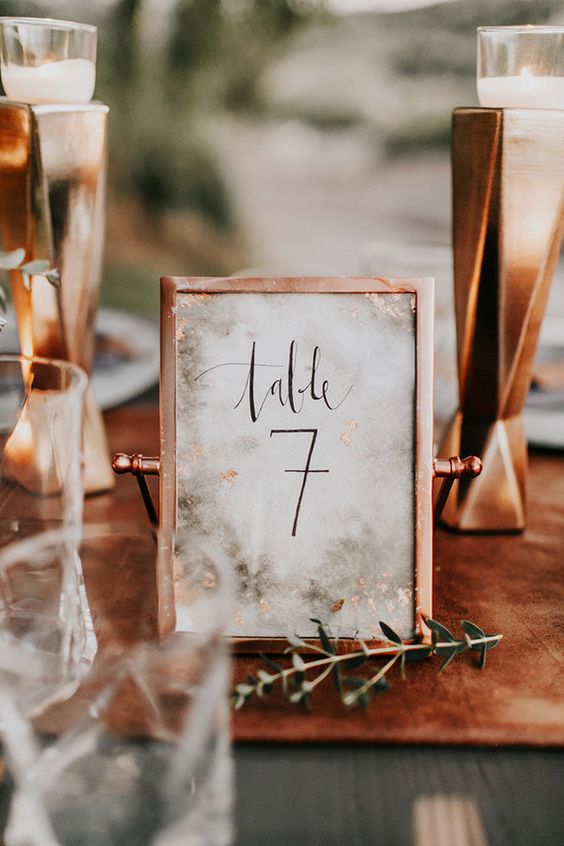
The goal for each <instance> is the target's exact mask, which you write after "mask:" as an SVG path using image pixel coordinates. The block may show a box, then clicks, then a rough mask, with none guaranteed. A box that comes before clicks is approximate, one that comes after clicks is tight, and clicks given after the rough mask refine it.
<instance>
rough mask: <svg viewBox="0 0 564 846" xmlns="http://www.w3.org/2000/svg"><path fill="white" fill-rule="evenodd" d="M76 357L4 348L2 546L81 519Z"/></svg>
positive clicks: (0, 380) (0, 391)
mask: <svg viewBox="0 0 564 846" xmlns="http://www.w3.org/2000/svg"><path fill="white" fill-rule="evenodd" d="M86 384H87V379H86V375H85V373H84V372H83V371H82V370H81V369H80V368H79V367H77V366H76V365H74V364H70V363H69V362H65V361H56V360H53V359H42V358H25V357H24V356H18V355H2V356H0V548H2V547H3V546H5V544H7V543H8V542H10V541H12V540H14V539H16V538H22V537H24V536H27V535H32V534H36V533H37V532H40V531H44V530H45V529H49V528H56V527H58V526H79V525H80V523H81V520H82V502H83V484H82V416H83V403H84V393H85V390H86Z"/></svg>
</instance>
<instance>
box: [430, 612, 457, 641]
mask: <svg viewBox="0 0 564 846" xmlns="http://www.w3.org/2000/svg"><path fill="white" fill-rule="evenodd" d="M425 623H426V625H427V626H428V627H429V628H430V629H431V631H432V633H433V641H434V642H435V643H436V642H437V640H439V641H445V640H446V641H454V640H456V638H455V636H454V635H453V633H452V632H449V630H448V629H447V627H446V626H443V625H442V623H437V621H436V620H431V619H430V618H427V619H426V620H425Z"/></svg>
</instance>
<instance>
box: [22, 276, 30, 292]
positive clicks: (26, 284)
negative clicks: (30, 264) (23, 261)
mask: <svg viewBox="0 0 564 846" xmlns="http://www.w3.org/2000/svg"><path fill="white" fill-rule="evenodd" d="M22 282H23V286H24V288H25V289H26V291H31V277H30V276H28V275H27V273H22Z"/></svg>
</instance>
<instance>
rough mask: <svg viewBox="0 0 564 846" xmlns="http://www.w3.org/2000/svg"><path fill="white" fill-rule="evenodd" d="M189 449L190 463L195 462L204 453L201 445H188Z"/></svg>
mask: <svg viewBox="0 0 564 846" xmlns="http://www.w3.org/2000/svg"><path fill="white" fill-rule="evenodd" d="M190 449H191V450H192V461H197V460H198V458H200V456H201V455H202V453H203V451H204V448H203V446H202V444H190Z"/></svg>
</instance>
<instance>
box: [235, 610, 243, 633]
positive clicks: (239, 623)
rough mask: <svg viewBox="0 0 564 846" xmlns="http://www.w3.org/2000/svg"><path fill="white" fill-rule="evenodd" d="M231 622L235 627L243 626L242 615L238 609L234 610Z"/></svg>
mask: <svg viewBox="0 0 564 846" xmlns="http://www.w3.org/2000/svg"><path fill="white" fill-rule="evenodd" d="M233 620H234V621H235V625H236V626H238V627H239V628H241V627H242V626H243V615H242V614H241V609H240V608H235V609H234V611H233Z"/></svg>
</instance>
